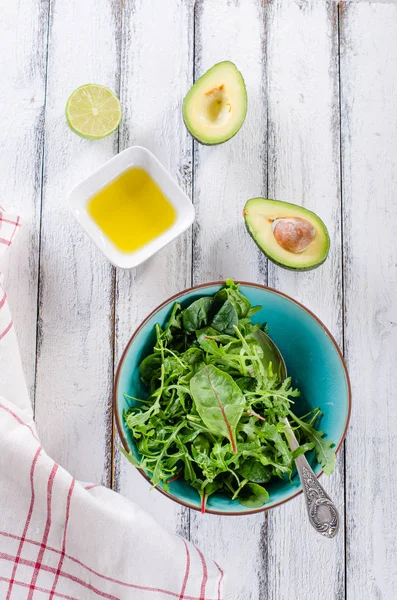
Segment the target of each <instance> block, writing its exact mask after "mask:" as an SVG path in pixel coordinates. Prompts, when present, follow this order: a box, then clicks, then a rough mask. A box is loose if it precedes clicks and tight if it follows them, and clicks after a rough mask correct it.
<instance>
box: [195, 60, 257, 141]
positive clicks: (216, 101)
mask: <svg viewBox="0 0 397 600" xmlns="http://www.w3.org/2000/svg"><path fill="white" fill-rule="evenodd" d="M246 114H247V91H246V89H245V83H244V79H243V76H242V75H241V73H240V71H239V70H238V69H237V67H236V65H234V64H233V63H232V62H229V61H224V62H220V63H218V64H216V65H214V66H213V67H212V68H211V69H209V70H208V71H207V72H206V73H204V75H202V76H201V77H200V79H198V80H197V81H196V83H195V84H194V85H193V86H192V87H191V88H190V91H189V92H188V94H187V96H186V97H185V99H184V101H183V119H184V121H185V125H186V127H187V129H188V130H189V132H190V134H191V135H192V136H193V137H194V138H195V139H196V140H197V141H198V142H201V143H202V144H206V145H214V144H222V143H223V142H226V141H227V140H230V138H232V137H233V136H234V135H236V133H237V132H238V131H239V129H240V128H241V126H242V124H243V123H244V119H245V116H246Z"/></svg>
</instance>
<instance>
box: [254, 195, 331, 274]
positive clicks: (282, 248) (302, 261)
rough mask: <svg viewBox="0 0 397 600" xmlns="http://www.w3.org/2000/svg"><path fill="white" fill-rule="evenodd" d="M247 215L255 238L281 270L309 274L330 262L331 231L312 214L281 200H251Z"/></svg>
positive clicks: (305, 209)
mask: <svg viewBox="0 0 397 600" xmlns="http://www.w3.org/2000/svg"><path fill="white" fill-rule="evenodd" d="M243 214H244V219H245V224H246V226H247V229H248V232H249V234H250V235H251V237H252V238H253V239H254V241H255V242H256V244H257V245H258V246H259V248H260V249H261V250H262V252H263V253H264V254H266V256H267V257H268V258H269V259H270V260H271V261H273V262H274V263H276V264H277V265H279V266H280V267H284V268H285V269H292V270H294V271H309V270H311V269H315V268H316V267H319V266H320V265H321V264H322V263H323V262H324V261H325V259H326V258H327V256H328V251H329V243H330V242H329V235H328V231H327V228H326V226H325V225H324V223H323V221H322V220H321V219H320V218H319V217H318V216H317V215H316V214H315V213H314V212H312V211H311V210H308V209H307V208H303V207H302V206H297V205H296V204H290V203H288V202H282V201H281V200H268V199H267V198H251V200H248V201H247V203H246V205H245V207H244V212H243Z"/></svg>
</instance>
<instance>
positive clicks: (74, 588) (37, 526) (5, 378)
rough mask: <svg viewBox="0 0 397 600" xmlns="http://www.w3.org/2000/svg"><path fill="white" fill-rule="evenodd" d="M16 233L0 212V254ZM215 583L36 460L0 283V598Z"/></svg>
mask: <svg viewBox="0 0 397 600" xmlns="http://www.w3.org/2000/svg"><path fill="white" fill-rule="evenodd" d="M19 226H20V221H19V218H18V217H14V216H11V215H8V214H7V213H5V212H4V211H2V210H1V209H0V255H1V254H2V253H3V252H4V251H5V250H7V249H8V247H9V246H10V245H11V242H12V239H13V236H14V233H15V232H16V230H17V229H18V228H19ZM222 579H223V572H222V570H221V568H220V567H219V566H218V565H217V564H216V563H214V562H213V561H212V560H208V559H207V558H206V557H205V556H204V555H203V554H202V552H201V551H200V550H199V549H198V548H196V547H195V546H193V545H192V544H190V543H189V542H187V541H186V540H184V539H182V538H180V537H178V536H174V535H171V534H169V533H167V532H166V531H165V530H164V529H163V528H162V527H160V525H159V524H158V523H156V522H155V521H154V520H153V519H152V518H151V517H150V516H149V515H148V514H146V513H145V512H144V511H143V510H142V509H141V508H140V507H139V506H137V505H135V504H133V503H132V502H130V501H128V500H127V499H126V498H123V497H122V496H121V495H120V494H116V493H115V492H113V491H111V490H109V489H107V488H104V487H102V486H84V485H83V484H81V483H79V482H78V481H76V480H75V479H74V478H73V477H72V475H70V474H69V473H68V472H66V471H65V470H64V469H63V468H62V467H61V466H60V465H58V464H57V463H55V462H54V461H53V460H52V459H51V458H50V457H49V456H48V455H47V454H46V453H45V450H44V449H43V447H42V446H41V443H40V439H39V437H38V434H37V431H36V427H35V423H34V420H33V413H32V409H31V405H30V401H29V397H28V392H27V388H26V384H25V380H24V377H23V372H22V366H21V361H20V356H19V349H18V344H17V339H16V335H15V331H14V327H13V322H12V316H11V312H10V308H9V306H8V302H7V296H6V294H5V291H4V282H3V280H2V279H0V599H1V600H44V599H46V600H47V599H49V600H52V599H54V600H55V599H57V598H64V599H65V600H77V599H79V600H91V599H94V598H95V599H98V598H107V599H108V600H121V599H127V598H128V600H152V599H153V600H171V599H173V598H176V599H179V600H183V599H185V600H220V599H221V598H223V596H222V590H221V588H222Z"/></svg>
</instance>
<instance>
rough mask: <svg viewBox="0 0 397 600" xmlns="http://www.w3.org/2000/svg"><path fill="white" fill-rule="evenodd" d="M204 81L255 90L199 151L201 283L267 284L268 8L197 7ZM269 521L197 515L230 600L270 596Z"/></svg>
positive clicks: (254, 4) (214, 2)
mask: <svg viewBox="0 0 397 600" xmlns="http://www.w3.org/2000/svg"><path fill="white" fill-rule="evenodd" d="M195 17H196V18H195V23H196V36H195V48H196V56H195V65H196V73H195V76H196V79H197V78H198V77H199V76H200V75H202V73H203V72H205V71H206V70H207V69H208V68H209V67H211V66H212V65H213V64H215V63H217V62H219V61H221V60H231V61H233V62H235V64H236V65H237V67H238V68H239V69H240V70H241V72H242V74H243V76H244V78H245V82H246V85H247V91H248V114H247V119H246V122H245V124H244V126H243V128H242V129H241V131H240V132H239V133H238V134H237V136H236V137H235V138H233V139H232V140H230V141H229V142H227V143H226V144H223V145H222V146H215V147H204V146H200V145H198V144H195V168H194V191H195V194H194V195H195V197H194V202H195V206H196V209H197V221H196V223H195V226H194V250H193V277H194V283H195V284H198V283H203V282H206V281H213V280H218V279H225V278H226V277H234V278H235V279H242V280H253V281H264V278H265V277H266V271H265V268H263V266H264V265H265V261H261V262H260V260H259V253H258V252H257V250H256V248H255V246H254V245H253V243H252V242H251V240H250V238H249V236H248V234H247V233H246V231H245V226H244V221H243V218H242V215H241V213H242V209H243V207H244V203H245V201H246V200H247V199H248V198H250V197H252V196H260V195H264V194H265V192H266V104H265V94H264V88H265V81H266V79H265V70H266V65H265V59H264V48H265V43H264V38H265V35H264V34H265V32H264V22H265V21H264V14H263V6H262V2H260V1H256V0H248V1H247V0H244V1H236V0H235V1H233V2H230V1H229V0H204V1H201V2H197V3H196V15H195ZM265 529H266V519H265V517H264V515H258V516H251V517H228V518H226V517H224V518H221V517H216V516H213V515H206V516H202V515H200V514H199V513H196V512H192V513H191V539H192V540H193V541H194V542H195V543H197V544H198V545H199V546H200V547H201V548H202V549H203V550H205V551H206V552H207V553H208V554H210V555H211V554H212V555H213V556H216V557H218V558H219V560H222V563H223V564H224V565H225V566H226V567H227V569H228V582H227V591H226V594H225V597H227V598H228V600H237V599H238V600H248V599H250V600H257V599H258V600H259V599H263V598H264V597H265V596H266V546H265V544H264V541H266V532H265Z"/></svg>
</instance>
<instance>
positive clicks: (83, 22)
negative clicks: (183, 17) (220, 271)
mask: <svg viewBox="0 0 397 600" xmlns="http://www.w3.org/2000/svg"><path fill="white" fill-rule="evenodd" d="M119 6H120V5H119V3H118V2H113V3H109V1H108V0H87V1H86V2H83V3H82V2H79V1H78V0H58V1H57V2H53V3H51V13H50V15H51V19H50V37H49V50H48V52H49V64H48V86H47V104H46V126H45V162H44V189H43V205H42V229H41V264H40V301H39V329H38V356H37V390H36V398H37V403H36V418H37V424H38V429H39V433H40V437H41V439H42V442H43V446H44V447H45V448H46V450H47V451H48V452H49V453H50V455H51V456H52V457H53V458H54V459H55V460H57V461H59V462H60V463H61V464H62V465H63V466H64V467H65V468H67V469H69V470H70V471H71V472H72V473H73V474H74V475H75V476H76V477H78V478H80V479H83V480H89V481H92V480H94V481H100V480H102V481H103V482H104V483H109V482H110V463H111V438H112V411H111V396H112V376H113V365H112V361H113V350H112V330H113V323H112V319H111V310H110V307H111V299H112V291H113V286H112V270H111V268H110V265H109V264H108V263H107V261H106V259H105V258H104V257H103V256H102V254H101V252H100V251H99V250H97V249H96V247H95V246H94V244H93V243H92V242H91V241H90V240H89V238H88V237H87V236H86V235H85V234H84V233H83V231H82V230H81V229H80V228H79V226H78V225H77V223H76V222H75V221H74V219H73V217H72V216H71V214H70V213H69V210H68V207H67V195H68V193H69V191H70V189H71V188H72V187H73V186H74V185H75V184H77V183H78V182H79V181H80V180H81V179H82V178H84V177H86V176H87V175H89V174H90V173H91V172H92V171H93V170H94V169H96V168H97V167H99V166H100V165H101V164H102V163H103V162H105V161H106V160H107V159H109V158H110V157H111V156H112V155H113V154H114V153H115V152H116V151H117V135H113V136H112V137H110V138H106V139H104V140H102V141H89V140H84V139H81V138H79V137H78V136H77V135H75V134H74V133H73V132H72V131H70V130H69V128H68V126H67V124H66V122H65V104H66V101H67V98H68V96H69V94H70V93H71V92H72V91H73V89H74V88H76V87H77V86H79V85H81V84H84V83H88V82H97V83H102V84H104V85H108V86H109V87H111V88H113V89H116V90H117V88H118V78H119V69H118V65H119V55H118V44H119V39H120V28H119V23H120V19H119V8H118V7H119Z"/></svg>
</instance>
